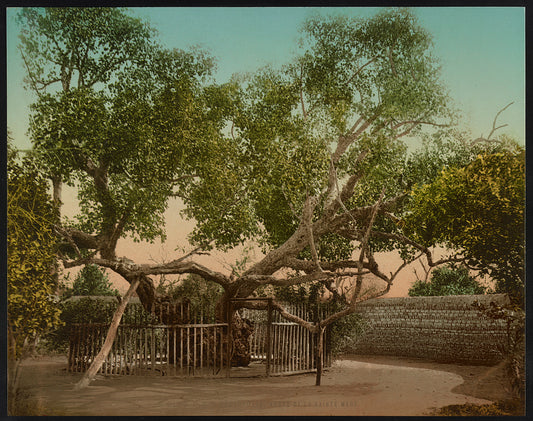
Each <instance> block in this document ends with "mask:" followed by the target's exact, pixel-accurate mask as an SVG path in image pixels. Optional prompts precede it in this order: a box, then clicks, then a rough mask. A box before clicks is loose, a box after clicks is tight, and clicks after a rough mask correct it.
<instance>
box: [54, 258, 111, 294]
mask: <svg viewBox="0 0 533 421" xmlns="http://www.w3.org/2000/svg"><path fill="white" fill-rule="evenodd" d="M73 295H115V296H120V293H119V292H118V290H117V289H116V288H113V287H112V284H111V281H110V280H109V278H108V277H107V274H106V273H105V269H102V268H100V267H98V266H97V265H94V264H91V265H85V266H84V267H83V269H82V270H80V271H79V272H78V273H77V274H76V277H75V278H74V282H73V284H72V287H70V288H67V289H66V290H65V292H64V293H63V297H64V298H68V297H71V296H73Z"/></svg>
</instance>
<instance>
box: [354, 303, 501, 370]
mask: <svg viewBox="0 0 533 421" xmlns="http://www.w3.org/2000/svg"><path fill="white" fill-rule="evenodd" d="M476 300H477V301H479V302H480V303H482V304H485V305H489V304H490V302H491V301H492V302H494V303H496V304H498V305H502V304H505V303H507V302H509V298H508V297H507V295H504V294H494V295H462V296H460V295H457V296H446V297H406V298H403V297H402V298H379V299H374V300H368V301H365V302H362V303H360V304H359V305H358V311H357V312H358V313H359V314H360V315H361V316H362V317H363V321H364V325H365V326H364V332H363V334H362V335H360V336H358V337H357V338H356V339H355V342H354V345H353V347H352V348H351V349H350V350H349V352H351V353H354V354H366V355H394V356H405V357H417V358H424V359H427V360H433V361H439V362H454V363H465V364H486V365H492V364H496V363H498V362H499V361H501V359H502V356H501V354H500V352H499V351H498V346H499V344H503V343H505V341H506V325H505V322H503V321H501V320H498V321H495V320H491V319H488V318H487V317H484V316H482V315H480V313H479V312H478V311H477V310H476V309H475V308H474V307H472V303H473V302H474V301H476Z"/></svg>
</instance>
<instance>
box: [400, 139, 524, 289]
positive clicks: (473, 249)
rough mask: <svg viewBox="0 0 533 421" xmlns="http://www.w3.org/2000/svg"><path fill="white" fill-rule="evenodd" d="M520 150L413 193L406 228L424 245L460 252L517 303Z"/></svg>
mask: <svg viewBox="0 0 533 421" xmlns="http://www.w3.org/2000/svg"><path fill="white" fill-rule="evenodd" d="M524 171H525V151H524V150H523V148H521V147H519V146H516V147H515V150H514V151H513V150H510V151H503V152H498V153H493V154H486V155H479V156H478V157H477V158H476V159H475V160H474V161H473V162H472V163H470V164H469V165H467V166H465V167H462V168H450V169H447V170H443V171H442V173H441V174H440V175H439V177H438V178H437V179H436V180H435V181H434V182H433V183H431V184H427V185H424V186H422V187H418V188H415V190H414V191H413V197H412V205H411V211H412V213H411V214H410V215H409V216H408V217H407V218H406V222H407V229H408V231H410V232H411V233H412V234H413V236H414V237H415V238H417V239H418V241H420V242H421V243H422V244H424V245H426V246H434V245H437V244H442V245H445V246H447V247H450V248H454V249H457V250H459V251H460V252H461V253H462V254H463V255H464V256H465V257H466V259H467V260H466V263H467V264H468V265H469V266H473V267H476V268H479V269H480V270H481V272H482V273H484V274H489V275H490V276H491V277H492V278H493V279H494V280H495V281H496V291H497V292H507V293H509V294H510V295H511V296H513V297H515V298H521V297H522V294H523V287H524V246H525V237H524V207H525V172H524Z"/></svg>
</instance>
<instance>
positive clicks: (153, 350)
mask: <svg viewBox="0 0 533 421" xmlns="http://www.w3.org/2000/svg"><path fill="white" fill-rule="evenodd" d="M108 328H109V324H96V323H93V324H76V325H74V326H73V327H72V330H71V340H70V350H69V370H70V371H73V372H84V371H86V370H87V369H88V368H89V366H90V364H91V362H92V361H93V359H94V357H95V356H96V355H97V353H98V352H99V350H100V349H101V348H102V345H103V343H104V340H105V337H106V334H107V330H108ZM227 337H228V335H227V324H226V323H214V324H207V323H202V324H187V325H150V326H140V325H129V324H122V325H120V326H119V327H118V330H117V336H116V338H115V341H114V343H113V346H112V349H111V351H110V353H109V355H108V356H107V358H106V360H105V362H104V364H103V365H102V368H101V369H100V371H99V373H101V374H123V375H148V374H156V375H162V376H164V375H169V376H191V375H192V376H203V375H205V376H213V375H218V374H219V373H221V371H222V368H223V367H224V365H225V358H224V356H225V355H226V353H227V346H228V344H227Z"/></svg>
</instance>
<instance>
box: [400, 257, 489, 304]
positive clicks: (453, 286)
mask: <svg viewBox="0 0 533 421" xmlns="http://www.w3.org/2000/svg"><path fill="white" fill-rule="evenodd" d="M485 292H486V288H485V287H484V286H483V285H481V284H480V283H479V282H478V280H477V279H476V278H475V277H474V276H471V275H470V273H469V270H468V268H467V267H465V266H457V265H453V264H450V265H448V266H444V267H439V268H436V269H435V270H433V272H432V273H431V279H430V281H429V282H424V281H422V280H418V281H416V282H415V283H413V285H412V286H411V288H409V291H408V294H409V296H410V297H428V296H435V295H476V294H484V293H485Z"/></svg>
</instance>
